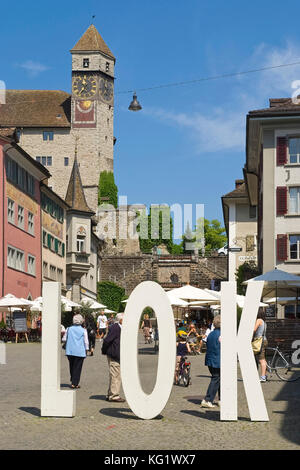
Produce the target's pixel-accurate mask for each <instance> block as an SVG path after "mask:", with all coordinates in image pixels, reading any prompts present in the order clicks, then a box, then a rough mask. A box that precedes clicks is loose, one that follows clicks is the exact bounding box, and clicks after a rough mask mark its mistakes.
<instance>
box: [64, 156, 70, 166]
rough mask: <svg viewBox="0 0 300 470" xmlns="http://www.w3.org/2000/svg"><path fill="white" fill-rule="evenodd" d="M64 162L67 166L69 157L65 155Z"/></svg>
mask: <svg viewBox="0 0 300 470" xmlns="http://www.w3.org/2000/svg"><path fill="white" fill-rule="evenodd" d="M64 162H65V166H69V157H65V160H64Z"/></svg>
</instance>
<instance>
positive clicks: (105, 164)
mask: <svg viewBox="0 0 300 470" xmlns="http://www.w3.org/2000/svg"><path fill="white" fill-rule="evenodd" d="M71 54H72V93H71V94H69V93H66V92H64V91H53V90H7V91H6V103H7V106H1V108H0V128H1V127H2V128H9V127H16V128H17V133H18V138H19V145H20V146H21V147H22V148H23V149H24V150H25V151H26V152H28V153H29V154H30V155H31V156H32V157H33V158H34V159H35V160H36V161H38V162H39V163H41V164H42V165H44V166H45V167H46V168H47V169H48V170H49V171H50V172H51V175H52V177H51V182H50V183H49V184H50V186H51V187H52V189H53V190H54V191H55V192H56V193H57V194H58V195H59V196H60V197H61V198H63V199H64V198H65V196H66V185H65V182H66V181H69V179H70V175H71V170H72V166H73V161H74V148H75V141H77V148H78V155H77V158H78V163H79V164H80V172H81V177H82V183H83V188H84V192H85V196H86V199H87V202H88V205H89V207H91V209H92V210H94V211H96V208H97V205H98V183H99V176H100V172H102V171H104V170H106V171H113V147H114V142H115V139H114V136H113V119H114V67H115V57H114V56H113V54H112V52H111V51H110V50H109V48H108V46H107V45H106V44H105V42H104V41H103V39H102V37H101V36H100V34H99V32H98V31H97V29H96V28H95V26H94V25H91V26H90V27H89V28H88V29H87V31H86V32H85V33H84V34H83V36H82V37H81V38H80V40H79V41H78V42H77V44H76V45H75V46H74V47H73V49H72V50H71Z"/></svg>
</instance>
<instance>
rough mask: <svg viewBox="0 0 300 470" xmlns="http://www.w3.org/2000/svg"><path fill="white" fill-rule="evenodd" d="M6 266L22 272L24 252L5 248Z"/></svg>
mask: <svg viewBox="0 0 300 470" xmlns="http://www.w3.org/2000/svg"><path fill="white" fill-rule="evenodd" d="M7 266H8V267H10V268H13V269H17V270H18V271H24V252H23V251H21V250H18V249H17V248H13V247H12V246H8V247H7Z"/></svg>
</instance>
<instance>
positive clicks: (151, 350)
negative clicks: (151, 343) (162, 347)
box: [138, 348, 156, 356]
mask: <svg viewBox="0 0 300 470" xmlns="http://www.w3.org/2000/svg"><path fill="white" fill-rule="evenodd" d="M138 354H151V355H152V356H153V355H155V354H156V351H155V350H154V348H139V349H138Z"/></svg>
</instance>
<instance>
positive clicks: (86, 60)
mask: <svg viewBox="0 0 300 470" xmlns="http://www.w3.org/2000/svg"><path fill="white" fill-rule="evenodd" d="M89 66H90V59H83V67H84V68H85V69H88V68H89Z"/></svg>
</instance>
